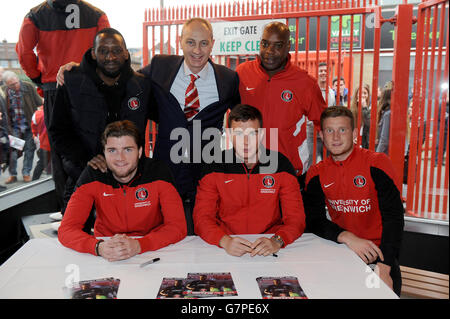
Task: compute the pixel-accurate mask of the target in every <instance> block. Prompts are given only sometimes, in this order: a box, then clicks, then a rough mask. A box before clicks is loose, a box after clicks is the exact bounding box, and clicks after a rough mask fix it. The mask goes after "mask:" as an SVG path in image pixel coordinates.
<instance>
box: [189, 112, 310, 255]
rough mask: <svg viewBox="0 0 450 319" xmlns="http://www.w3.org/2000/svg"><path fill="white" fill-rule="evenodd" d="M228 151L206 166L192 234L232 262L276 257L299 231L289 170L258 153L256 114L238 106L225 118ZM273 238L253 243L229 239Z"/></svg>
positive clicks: (268, 153)
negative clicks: (236, 258)
mask: <svg viewBox="0 0 450 319" xmlns="http://www.w3.org/2000/svg"><path fill="white" fill-rule="evenodd" d="M228 127H229V130H230V132H229V133H230V136H232V141H233V148H232V149H230V150H225V151H223V152H222V161H221V162H220V163H218V162H215V163H213V164H210V165H206V166H205V168H204V171H203V173H204V175H203V178H202V179H201V180H200V183H199V186H198V191H197V198H196V203H195V209H194V225H195V232H196V233H197V234H198V235H199V236H200V237H201V238H202V239H203V240H205V241H206V242H208V243H209V244H211V245H217V246H219V247H222V248H224V249H225V251H226V252H227V253H228V254H230V255H233V256H242V255H244V254H247V253H249V254H250V255H251V256H255V255H262V256H268V255H269V254H273V253H276V252H277V251H278V250H279V249H280V248H284V247H285V246H286V245H288V244H290V243H292V242H294V241H295V240H296V239H297V238H298V237H300V236H301V235H302V233H303V230H304V228H305V216H304V212H303V204H302V199H301V195H300V188H299V185H298V181H297V178H296V175H295V173H294V169H293V167H292V164H291V163H290V162H289V160H288V159H287V158H286V157H285V156H284V155H283V154H281V153H279V152H276V151H272V150H266V149H265V148H263V147H262V141H263V139H264V130H261V128H262V127H263V119H262V116H261V112H259V110H258V109H257V108H255V107H253V106H249V105H244V104H239V105H237V106H236V107H235V108H234V109H233V110H232V111H231V112H230V114H229V117H228ZM264 233H266V234H274V236H272V237H271V238H268V237H260V238H258V239H257V240H256V241H255V242H253V243H252V242H249V241H248V240H246V239H244V238H242V237H239V236H233V237H232V236H230V235H233V234H264Z"/></svg>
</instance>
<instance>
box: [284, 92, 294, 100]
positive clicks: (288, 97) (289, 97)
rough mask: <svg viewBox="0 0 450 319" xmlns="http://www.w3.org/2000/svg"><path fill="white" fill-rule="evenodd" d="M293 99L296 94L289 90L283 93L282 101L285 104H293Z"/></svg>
mask: <svg viewBox="0 0 450 319" xmlns="http://www.w3.org/2000/svg"><path fill="white" fill-rule="evenodd" d="M293 97H294V94H293V93H292V92H291V91H289V90H284V91H283V92H281V99H282V100H283V101H284V102H291V101H292V98H293Z"/></svg>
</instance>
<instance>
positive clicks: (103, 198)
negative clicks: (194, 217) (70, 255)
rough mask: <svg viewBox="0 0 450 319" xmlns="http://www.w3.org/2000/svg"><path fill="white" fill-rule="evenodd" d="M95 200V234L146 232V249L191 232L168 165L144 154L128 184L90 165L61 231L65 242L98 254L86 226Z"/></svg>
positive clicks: (162, 245) (172, 240)
mask: <svg viewBox="0 0 450 319" xmlns="http://www.w3.org/2000/svg"><path fill="white" fill-rule="evenodd" d="M93 204H94V205H95V208H96V213H97V215H96V220H95V225H94V236H95V237H110V236H114V235H115V234H126V235H128V236H143V237H142V238H139V239H138V241H139V243H140V246H141V252H145V251H149V250H156V249H159V248H161V247H165V246H167V245H169V244H173V243H176V242H178V241H180V240H182V239H183V238H184V237H185V236H186V232H187V231H186V219H185V217H184V209H183V204H182V202H181V198H180V196H179V195H178V192H177V191H176V189H175V186H174V181H173V177H172V174H171V172H170V171H169V168H168V167H167V165H166V164H164V163H163V162H161V161H158V160H154V159H151V158H146V157H142V158H141V159H140V161H139V164H138V170H137V172H136V176H135V177H134V178H133V179H132V180H131V181H130V182H129V183H128V184H126V185H124V184H121V183H119V182H118V181H117V180H116V179H115V178H114V177H113V175H112V174H111V172H110V171H108V172H107V173H102V172H101V171H100V170H94V169H92V168H90V167H86V169H85V170H84V171H83V173H82V174H81V176H80V179H79V180H78V182H77V188H76V190H75V192H74V193H73V195H72V197H71V198H70V201H69V204H68V205H67V208H66V211H65V214H64V218H63V220H62V222H61V226H60V228H59V229H58V239H59V241H60V242H61V243H62V244H63V245H64V246H66V247H69V248H72V249H74V250H77V251H79V252H83V253H91V254H94V255H95V245H96V243H97V239H96V238H95V237H94V236H92V235H89V234H87V233H85V232H84V231H83V230H82V229H83V227H84V224H85V222H86V220H87V218H88V216H89V213H90V211H91V208H92V205H93Z"/></svg>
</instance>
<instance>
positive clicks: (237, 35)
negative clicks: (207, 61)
mask: <svg viewBox="0 0 450 319" xmlns="http://www.w3.org/2000/svg"><path fill="white" fill-rule="evenodd" d="M274 21H279V22H283V23H284V22H285V21H286V20H283V19H278V20H270V19H269V20H254V21H236V22H232V21H224V22H215V23H212V27H213V32H214V39H215V43H214V47H213V50H212V53H211V54H212V55H238V54H239V55H241V54H258V52H259V43H260V41H261V36H262V33H263V30H264V27H265V26H266V25H267V24H268V23H270V22H274Z"/></svg>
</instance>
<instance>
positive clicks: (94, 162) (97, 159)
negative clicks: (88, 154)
mask: <svg viewBox="0 0 450 319" xmlns="http://www.w3.org/2000/svg"><path fill="white" fill-rule="evenodd" d="M87 164H88V165H89V166H90V167H92V168H93V169H99V170H100V171H101V172H102V173H106V171H107V170H108V167H107V166H106V159H105V157H104V156H103V155H101V154H98V155H96V156H94V157H93V158H92V159H91V160H90V161H89V162H88V163H87Z"/></svg>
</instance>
